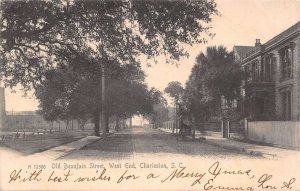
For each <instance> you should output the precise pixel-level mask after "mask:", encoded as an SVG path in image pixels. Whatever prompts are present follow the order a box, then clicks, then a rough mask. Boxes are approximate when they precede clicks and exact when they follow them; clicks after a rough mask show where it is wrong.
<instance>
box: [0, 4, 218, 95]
mask: <svg viewBox="0 0 300 191" xmlns="http://www.w3.org/2000/svg"><path fill="white" fill-rule="evenodd" d="M213 14H218V13H217V10H216V4H215V2H214V1H213V0H201V1H200V0H198V1H189V0H184V1H171V0H167V1H148V0H147V1H139V0H126V1H121V0H117V1H103V0H101V1H67V0H57V1H33V0H29V1H8V0H7V1H2V2H1V35H0V36H1V39H0V41H1V46H0V55H1V58H0V60H1V76H2V78H3V79H4V82H5V84H6V85H9V86H11V87H13V86H15V85H16V84H18V83H21V84H22V85H23V87H24V90H28V89H29V88H30V87H31V86H33V87H36V86H37V85H38V84H39V83H40V81H41V80H42V79H43V78H44V77H45V75H46V72H47V71H48V70H49V69H51V68H53V67H56V66H57V65H58V64H59V63H61V62H64V61H65V60H66V59H69V58H67V57H70V56H71V57H74V58H75V57H76V59H80V60H81V63H84V62H86V61H88V62H91V61H93V62H97V63H98V64H99V63H100V64H101V63H102V62H101V59H105V60H114V61H115V62H118V63H122V64H134V63H137V62H138V60H137V57H138V55H139V54H145V55H147V56H148V57H149V58H153V57H155V56H158V55H162V54H163V55H169V56H170V60H172V59H179V58H180V57H181V56H183V55H187V52H186V51H184V49H183V46H182V43H187V44H194V43H201V42H204V41H205V38H203V37H201V36H200V34H203V33H208V35H211V34H210V33H209V25H208V24H209V22H210V21H211V16H212V15H213Z"/></svg>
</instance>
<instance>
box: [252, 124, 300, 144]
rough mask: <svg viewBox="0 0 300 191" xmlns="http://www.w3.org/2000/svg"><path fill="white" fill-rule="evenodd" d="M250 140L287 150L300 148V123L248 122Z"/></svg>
mask: <svg viewBox="0 0 300 191" xmlns="http://www.w3.org/2000/svg"><path fill="white" fill-rule="evenodd" d="M247 131H248V133H247V135H248V136H247V137H248V139H249V140H252V141H257V142H263V143H269V144H272V145H277V146H281V147H287V148H298V149H299V148H300V122H299V121H252V122H248V129H247Z"/></svg>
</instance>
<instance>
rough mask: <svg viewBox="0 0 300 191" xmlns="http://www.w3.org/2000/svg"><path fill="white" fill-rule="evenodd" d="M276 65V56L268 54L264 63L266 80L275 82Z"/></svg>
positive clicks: (264, 77) (264, 78)
mask: <svg viewBox="0 0 300 191" xmlns="http://www.w3.org/2000/svg"><path fill="white" fill-rule="evenodd" d="M275 65H276V57H273V56H268V57H267V58H266V60H265V65H264V76H263V80H264V81H266V82H273V81H274V77H273V73H274V67H275Z"/></svg>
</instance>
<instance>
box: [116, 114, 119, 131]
mask: <svg viewBox="0 0 300 191" xmlns="http://www.w3.org/2000/svg"><path fill="white" fill-rule="evenodd" d="M119 130H120V117H119V116H118V115H116V131H117V132H118V131H119Z"/></svg>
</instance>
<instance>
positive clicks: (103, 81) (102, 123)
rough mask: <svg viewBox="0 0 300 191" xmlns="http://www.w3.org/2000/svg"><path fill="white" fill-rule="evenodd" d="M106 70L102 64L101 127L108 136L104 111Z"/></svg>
mask: <svg viewBox="0 0 300 191" xmlns="http://www.w3.org/2000/svg"><path fill="white" fill-rule="evenodd" d="M104 72H105V70H104V65H103V64H102V65H101V79H102V80H101V81H102V88H101V105H102V109H101V128H102V131H103V136H106V128H107V127H106V124H105V111H104V102H105V73H104Z"/></svg>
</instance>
